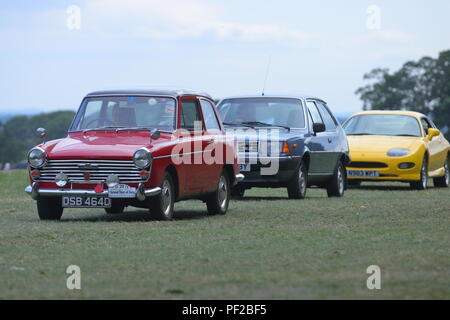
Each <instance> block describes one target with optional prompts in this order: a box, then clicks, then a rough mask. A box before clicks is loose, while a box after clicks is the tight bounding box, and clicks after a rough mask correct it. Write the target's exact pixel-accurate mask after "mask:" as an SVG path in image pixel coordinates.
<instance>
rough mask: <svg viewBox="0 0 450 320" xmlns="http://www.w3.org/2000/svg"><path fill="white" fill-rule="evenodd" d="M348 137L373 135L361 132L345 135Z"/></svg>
mask: <svg viewBox="0 0 450 320" xmlns="http://www.w3.org/2000/svg"><path fill="white" fill-rule="evenodd" d="M347 135H348V136H374V134H373V133H367V132H361V133H347Z"/></svg>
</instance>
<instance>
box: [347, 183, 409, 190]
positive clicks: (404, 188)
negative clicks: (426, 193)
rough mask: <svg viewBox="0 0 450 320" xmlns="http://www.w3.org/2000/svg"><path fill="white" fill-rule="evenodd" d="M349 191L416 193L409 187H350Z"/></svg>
mask: <svg viewBox="0 0 450 320" xmlns="http://www.w3.org/2000/svg"><path fill="white" fill-rule="evenodd" d="M349 190H380V191H414V190H412V189H411V188H410V187H409V185H406V184H405V185H361V186H349Z"/></svg>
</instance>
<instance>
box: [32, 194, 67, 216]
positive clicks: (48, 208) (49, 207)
mask: <svg viewBox="0 0 450 320" xmlns="http://www.w3.org/2000/svg"><path fill="white" fill-rule="evenodd" d="M37 210H38V215H39V218H40V219H41V220H60V219H61V216H62V213H63V210H64V209H63V207H62V203H61V198H60V197H38V199H37Z"/></svg>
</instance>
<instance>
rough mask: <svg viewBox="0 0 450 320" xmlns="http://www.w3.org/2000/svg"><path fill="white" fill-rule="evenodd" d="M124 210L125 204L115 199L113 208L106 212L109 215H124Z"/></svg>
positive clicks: (107, 209)
mask: <svg viewBox="0 0 450 320" xmlns="http://www.w3.org/2000/svg"><path fill="white" fill-rule="evenodd" d="M124 209H125V204H124V203H121V202H120V201H118V200H115V199H114V200H112V203H111V208H105V211H106V213H107V214H119V213H123V210H124Z"/></svg>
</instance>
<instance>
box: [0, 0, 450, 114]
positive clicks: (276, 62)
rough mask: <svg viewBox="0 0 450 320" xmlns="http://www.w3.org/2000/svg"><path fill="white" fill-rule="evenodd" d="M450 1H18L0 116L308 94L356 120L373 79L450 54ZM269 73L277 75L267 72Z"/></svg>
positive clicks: (8, 13) (0, 65)
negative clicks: (103, 100) (119, 95)
mask: <svg viewBox="0 0 450 320" xmlns="http://www.w3.org/2000/svg"><path fill="white" fill-rule="evenodd" d="M449 13H450V1H448V0H428V1H418V0H413V1H404V0H394V1H393V0H389V1H388V0H378V1H376V0H372V1H365V0H346V1H332V0H328V1H325V0H316V1H299V0H293V1H283V0H277V1H272V0H265V1H261V0H259V1H254V0H226V1H225V0H224V1H213V0H210V1H207V0H164V1H161V0H89V1H76V0H40V1H35V0H16V1H2V3H1V4H0V43H1V49H0V93H1V94H0V112H14V113H16V112H17V113H20V112H25V111H27V112H28V111H30V110H34V111H53V110H60V109H65V110H67V109H72V110H76V109H77V108H78V106H79V104H80V102H81V99H82V98H83V97H84V96H85V95H86V94H87V93H89V92H91V91H96V90H102V89H119V88H125V89H132V88H146V87H177V88H178V87H179V88H192V89H198V90H202V91H206V92H208V93H210V94H211V95H212V96H213V97H214V98H224V97H226V96H231V95H243V94H252V95H253V94H260V93H261V92H262V89H263V86H264V82H265V78H266V72H267V70H268V73H267V81H266V90H265V91H266V93H267V94H271V93H272V94H277V93H279V94H289V93H292V94H294V93H300V94H308V95H315V96H318V97H320V98H322V99H325V100H326V101H327V102H328V104H329V106H330V107H331V109H332V110H333V111H335V112H356V111H359V110H360V109H361V107H362V103H361V101H360V99H359V97H358V96H357V95H355V91H356V90H357V89H358V88H359V87H361V86H363V85H364V84H365V82H364V81H363V75H364V73H367V72H369V71H370V70H372V69H374V68H378V67H382V68H389V69H390V70H396V69H398V68H400V67H401V66H402V64H403V63H405V62H406V61H409V60H417V59H419V58H421V57H422V56H425V55H427V56H432V57H436V56H437V55H438V53H439V52H440V51H443V50H447V49H450V19H448V14H449ZM268 66H270V67H269V68H268Z"/></svg>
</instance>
